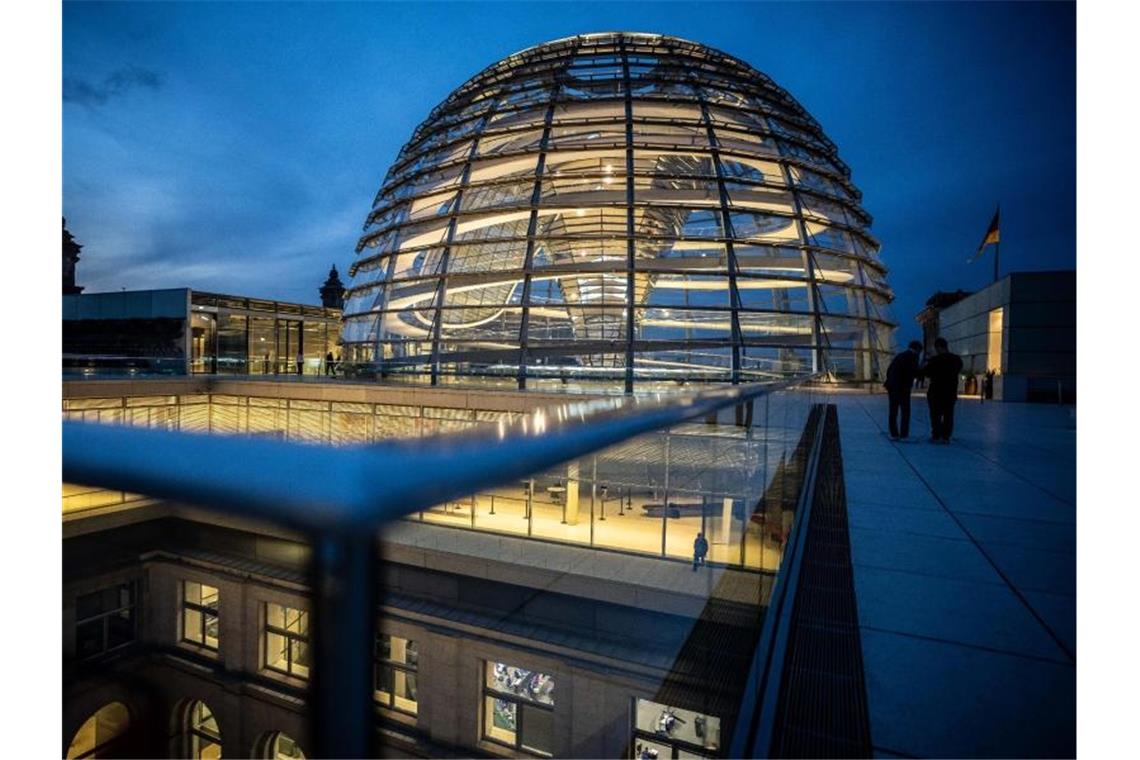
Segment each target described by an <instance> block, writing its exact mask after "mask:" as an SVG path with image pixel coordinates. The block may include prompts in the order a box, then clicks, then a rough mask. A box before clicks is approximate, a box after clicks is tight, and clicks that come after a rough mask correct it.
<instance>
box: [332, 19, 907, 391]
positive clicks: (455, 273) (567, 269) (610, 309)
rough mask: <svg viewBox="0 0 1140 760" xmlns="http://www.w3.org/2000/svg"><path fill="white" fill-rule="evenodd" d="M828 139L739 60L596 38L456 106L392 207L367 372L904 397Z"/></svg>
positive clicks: (386, 205) (450, 101)
mask: <svg viewBox="0 0 1140 760" xmlns="http://www.w3.org/2000/svg"><path fill="white" fill-rule="evenodd" d="M850 174H851V172H850V170H849V169H848V167H847V166H846V165H845V164H844V163H843V162H841V161H840V160H839V158H838V156H837V151H836V147H835V145H834V144H833V143H832V142H831V141H830V140H829V139H828V138H827V137H826V136H825V135H824V134H823V132H822V130H821V129H820V127H819V125H818V123H816V121H815V120H814V119H813V118H812V117H811V116H810V115H809V114H808V113H807V112H806V111H805V110H804V109H803V108H802V107H801V106H800V105H799V104H798V103H797V102H796V101H795V100H794V99H793V98H792V97H791V96H790V95H789V94H788V93H787V92H785V91H784V90H783V89H781V88H780V87H778V86H777V85H775V84H774V83H773V82H772V81H771V80H770V79H769V78H768V77H767V76H765V75H764V74H762V73H760V72H758V71H756V70H755V69H753V68H752V67H750V66H748V65H747V64H745V63H744V62H742V61H739V60H737V59H736V58H733V57H731V56H729V55H726V54H724V53H721V52H718V51H715V50H712V49H710V48H707V47H704V46H702V45H698V44H695V43H692V42H687V41H685V40H681V39H677V38H672V37H664V36H659V35H648V34H627V33H606V34H589V35H580V36H577V37H572V38H566V39H562V40H556V41H553V42H549V43H547V44H544V45H539V46H537V47H533V48H529V49H527V50H524V51H522V52H520V53H516V54H515V55H512V56H510V57H508V58H506V59H504V60H502V61H500V62H498V63H496V64H494V65H493V66H490V67H489V68H487V69H485V70H484V71H482V72H480V73H479V74H478V75H476V76H475V77H473V78H472V79H470V80H469V81H468V82H466V83H465V84H463V85H462V86H461V87H459V89H457V90H455V91H454V92H453V93H452V94H451V95H450V96H448V98H447V99H446V100H445V101H444V102H443V103H441V104H440V105H439V106H437V107H436V108H435V109H434V110H433V111H432V112H431V114H430V115H429V116H428V118H427V120H425V121H424V122H423V123H422V124H421V125H420V126H419V127H418V128H417V129H416V130H415V133H414V134H413V135H412V138H411V140H410V141H409V142H408V143H407V145H405V146H404V148H403V149H402V150H401V152H400V155H399V156H398V157H397V159H396V162H395V164H394V165H393V166H392V168H391V169H390V170H389V172H388V175H387V177H386V179H385V181H384V185H383V187H382V188H381V189H380V191H379V193H378V194H377V196H376V199H375V201H374V202H373V208H372V212H371V213H370V214H369V215H368V218H367V221H366V222H365V226H364V230H365V233H364V236H363V237H362V238H361V240H360V243H359V245H358V246H357V254H358V257H357V260H356V261H355V263H354V264H353V266H352V268H351V270H350V274H352V284H351V288H350V292H349V294H348V297H347V301H346V306H345V313H344V328H343V335H342V338H343V341H344V344H345V359H346V360H347V361H348V362H350V363H351V364H355V365H357V366H358V367H359V366H363V367H371V368H374V369H376V370H377V371H378V372H379V373H381V374H391V373H400V372H405V373H422V374H430V376H431V379H432V381H433V382H436V381H437V380H438V379H439V378H440V377H441V376H447V375H467V376H473V375H490V376H498V377H510V378H512V379H517V382H518V384H519V386H520V387H525V386H526V385H527V381H528V379H530V380H531V381H532V383H533V382H534V381H535V380H537V379H543V378H549V379H554V380H556V381H557V380H560V381H562V382H566V381H567V380H568V379H573V380H574V381H575V382H577V381H579V380H584V379H599V380H608V381H618V382H624V386H625V389H626V390H627V391H630V390H632V389H633V388H634V383H635V381H637V382H638V383H643V382H645V381H649V382H654V381H660V380H724V381H731V382H742V381H749V380H758V379H764V378H769V377H772V376H782V375H787V374H792V373H799V372H805V371H822V372H828V373H829V374H830V375H831V376H832V377H834V378H837V379H844V380H854V381H870V380H874V379H877V378H879V377H880V376H881V374H882V371H883V369H884V367H885V363H884V357H885V355H886V352H887V351H888V350H889V349H890V339H891V331H892V329H893V327H894V325H893V323H892V322H891V320H890V317H889V316H888V314H887V312H886V305H887V304H888V303H889V302H890V300H891V299H892V297H893V296H892V293H891V291H890V288H889V286H888V285H887V282H886V268H885V267H884V266H883V265H882V263H881V262H880V261H879V258H878V242H877V241H876V240H875V238H873V237H872V236H871V234H870V233H869V232H868V229H867V228H868V226H869V225H870V223H871V218H870V216H869V215H868V214H867V213H866V212H865V211H863V209H862V208H860V205H859V202H860V200H861V194H860V193H859V191H858V190H857V189H856V188H855V187H854V186H853V185H852V184H851V181H850Z"/></svg>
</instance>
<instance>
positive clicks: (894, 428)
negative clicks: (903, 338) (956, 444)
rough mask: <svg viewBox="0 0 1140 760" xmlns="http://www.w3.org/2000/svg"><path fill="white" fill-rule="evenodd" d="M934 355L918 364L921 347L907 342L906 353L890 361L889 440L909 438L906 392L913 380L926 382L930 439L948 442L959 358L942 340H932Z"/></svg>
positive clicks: (914, 342) (917, 343)
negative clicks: (925, 380) (919, 379)
mask: <svg viewBox="0 0 1140 760" xmlns="http://www.w3.org/2000/svg"><path fill="white" fill-rule="evenodd" d="M934 352H935V353H934V356H932V357H930V358H929V359H927V360H926V362H925V363H924V364H921V365H920V364H919V361H918V357H919V355H920V354H921V353H922V344H921V343H919V342H918V341H916V340H914V341H911V342H910V344H909V345H908V346H907V349H906V351H903V352H902V353H901V354H898V355H897V356H896V357H895V358H894V359H893V360H891V364H890V366H889V367H888V368H887V379H886V382H884V383H883V385H884V386H885V387H886V389H887V399H888V407H889V410H888V413H889V415H890V421H889V427H890V433H891V439H892V440H898V439H899V438H906V437H907V436H909V435H910V392H911V389H912V388H913V387H914V381H915V379H916V378H926V379H928V380H929V381H930V384H929V387H928V388H927V391H926V403H927V405H928V406H929V407H930V440H931V441H933V442H935V443H950V435H951V434H952V433H953V432H954V404H955V403H956V402H957V401H958V375H960V374H961V372H962V359H961V357H959V356H958V355H957V354H952V353H950V346H949V344H948V343H947V342H946V339H945V338H938V339H937V340H935V341H934Z"/></svg>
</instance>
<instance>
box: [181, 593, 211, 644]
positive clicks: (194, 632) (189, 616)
mask: <svg viewBox="0 0 1140 760" xmlns="http://www.w3.org/2000/svg"><path fill="white" fill-rule="evenodd" d="M182 640H183V641H186V642H189V643H191V644H197V645H199V646H201V647H205V648H206V649H213V650H215V651H216V650H217V648H218V590H217V589H216V588H214V587H213V586H207V585H206V584H204V583H195V582H194V581H184V582H183V583H182Z"/></svg>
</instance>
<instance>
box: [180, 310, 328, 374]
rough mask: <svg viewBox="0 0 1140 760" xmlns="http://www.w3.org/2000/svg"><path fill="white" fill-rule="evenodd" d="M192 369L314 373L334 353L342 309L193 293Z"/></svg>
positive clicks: (257, 372) (200, 371)
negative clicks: (299, 367)
mask: <svg viewBox="0 0 1140 760" xmlns="http://www.w3.org/2000/svg"><path fill="white" fill-rule="evenodd" d="M190 324H191V336H190V341H191V342H190V348H191V371H192V372H195V373H213V372H218V373H221V374H231V375H244V374H250V375H281V374H287V375H296V374H298V364H300V365H301V372H300V374H303V375H318V374H321V373H322V372H323V370H324V363H323V362H324V358H325V355H326V354H327V353H328V352H329V351H333V352H334V354H335V352H336V345H337V343H338V341H339V339H340V312H339V310H336V309H325V308H322V307H319V306H304V305H302V304H294V303H283V302H279V301H263V300H259V299H253V298H243V297H239V296H225V295H217V294H213V293H201V292H191V313H190Z"/></svg>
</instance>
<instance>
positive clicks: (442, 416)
mask: <svg viewBox="0 0 1140 760" xmlns="http://www.w3.org/2000/svg"><path fill="white" fill-rule="evenodd" d="M815 400H816V399H815V397H814V396H813V394H812V392H811V391H808V390H797V391H781V392H778V393H775V394H772V395H770V396H765V397H762V398H761V399H759V400H758V401H756V402H754V403H752V404H749V405H747V406H746V407H740V408H735V409H730V410H726V411H723V412H721V413H720V414H719V415H717V416H716V417H715V418H714V419H706V420H701V421H697V422H690V423H687V424H685V425H679V426H677V427H674V428H671V429H669V430H667V431H661V432H657V433H652V434H648V435H643V436H640V437H638V438H635V439H632V440H630V441H627V442H625V443H622V444H619V445H618V446H614V447H611V448H609V449H606V450H604V451H601V452H598V453H596V454H592V455H590V456H587V457H583V458H580V459H577V460H574V461H571V462H569V463H567V464H565V465H562V466H560V467H558V468H555V469H553V470H548V471H546V472H540V473H534V474H533V475H532V476H530V477H528V478H525V479H520V480H519V481H518V482H515V483H508V484H504V485H502V486H500V487H498V488H494V489H489V490H486V491H482V492H479V493H476V494H469V495H467V496H464V497H462V498H459V499H456V500H453V501H450V502H447V503H444V504H438V505H435V506H434V507H432V508H430V509H426V510H424V511H423V512H420V513H417V514H415V515H412V516H411V517H410V518H409V519H413V520H418V521H423V522H426V523H434V524H437V525H445V526H451V527H456V528H463V529H473V530H479V531H487V532H493V533H502V534H509V535H516V536H527V537H530V538H535V539H543V540H547V541H555V542H561V543H570V544H583V545H588V546H595V547H600V548H605V549H610V550H614V551H621V552H629V553H636V554H643V555H651V556H659V557H667V558H671V559H674V560H681V561H686V560H692V559H693V555H694V549H695V547H696V546H697V544H698V535H699V536H700V537H701V538H702V539H703V540H704V542H706V543H707V552H706V554H705V556H704V559H705V560H706V561H707V562H711V563H716V564H724V565H729V566H740V567H747V568H753V569H759V570H765V571H774V570H775V569H777V568H778V567H779V564H780V561H781V559H782V557H783V547H784V543H785V541H786V540H787V537H788V532H789V530H790V526H791V515H792V512H793V510H794V509H795V504H796V501H797V499H798V496H799V490H798V477H797V476H798V471H797V466H798V463H799V462H801V461H802V458H803V457H804V456H805V455H806V451H805V449H804V438H803V435H804V428H805V425H806V423H807V419H808V413H809V411H810V408H811V405H812V403H813V402H814V401H815ZM543 414H545V412H542V411H539V412H535V413H533V416H532V419H534V420H536V421H541V420H542V415H543ZM64 415H65V416H66V417H67V418H72V419H85V420H93V421H103V422H114V423H123V422H125V423H127V424H137V425H142V426H148V427H159V426H161V427H167V428H174V429H181V430H194V431H204V432H213V433H218V434H228V435H259V436H272V437H278V438H282V439H286V440H294V441H305V442H311V443H330V444H333V445H345V444H353V443H369V442H375V441H380V440H385V439H392V438H420V437H423V436H429V435H437V434H449V433H460V432H465V431H470V430H476V429H483V430H488V431H493V430H497V429H500V427H501V426H505V425H507V424H510V423H512V422H515V421H517V420H520V419H522V418H523V416H524V415H522V414H520V413H515V412H503V411H496V410H480V409H457V408H448V407H437V406H402V405H394V404H373V403H360V402H338V401H314V400H307V399H279V398H267V397H258V396H233V395H221V394H212V395H183V396H157V397H135V398H126V399H123V398H119V399H96V398H90V399H70V400H66V401H65V402H64ZM68 489H69V490H68V491H67V498H65V509H66V508H67V505H69V501H68V499H70V500H71V501H70V510H71V511H78V510H81V509H84V508H95V507H98V506H106V505H108V504H118V503H122V502H124V501H128V500H129V499H130V498H137V497H131V496H129V495H124V494H117V493H108V492H97V491H93V490H92V489H86V490H85V489H83V488H82V487H79V486H69V487H68Z"/></svg>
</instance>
